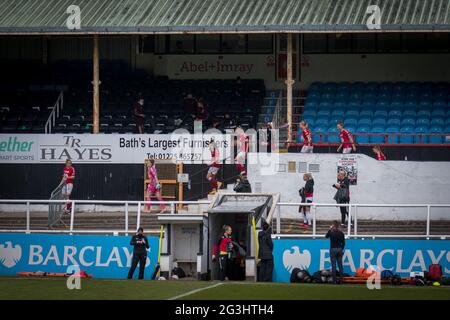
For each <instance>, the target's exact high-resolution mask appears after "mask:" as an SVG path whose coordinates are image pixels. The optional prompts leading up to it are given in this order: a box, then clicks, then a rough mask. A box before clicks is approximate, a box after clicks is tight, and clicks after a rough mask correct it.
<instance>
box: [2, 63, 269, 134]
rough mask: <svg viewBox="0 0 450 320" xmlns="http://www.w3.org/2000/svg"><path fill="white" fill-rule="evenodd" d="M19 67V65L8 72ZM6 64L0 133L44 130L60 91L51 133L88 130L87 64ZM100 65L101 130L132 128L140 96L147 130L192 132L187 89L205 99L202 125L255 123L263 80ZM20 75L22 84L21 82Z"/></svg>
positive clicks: (246, 125)
mask: <svg viewBox="0 0 450 320" xmlns="http://www.w3.org/2000/svg"><path fill="white" fill-rule="evenodd" d="M17 67H18V68H19V69H18V70H17V69H16V70H15V71H14V72H12V70H13V69H14V68H17ZM8 68H11V73H12V74H13V75H16V76H13V77H12V78H11V79H9V81H8V83H3V84H2V89H0V90H1V98H0V112H1V117H0V131H1V132H2V133H13V132H21V133H44V126H45V123H46V121H47V119H48V117H49V114H50V112H51V109H52V107H53V105H54V103H55V101H56V99H57V97H58V94H59V92H60V91H63V92H64V108H63V111H62V113H61V114H60V115H59V118H58V119H57V121H56V124H55V127H54V130H52V132H53V133H90V132H92V107H91V105H90V104H91V98H92V86H91V80H90V76H91V75H90V74H91V72H92V71H91V70H90V69H91V66H90V64H89V63H82V62H77V63H74V62H70V63H69V62H66V61H59V62H57V63H54V64H52V65H49V66H47V67H43V66H42V65H35V64H32V63H29V64H27V63H25V64H22V63H21V64H19V65H14V63H12V64H10V65H9V67H7V68H6V69H8ZM61 70H64V72H62V71H61ZM101 70H102V73H101V74H102V76H101V81H102V84H101V92H100V94H101V105H100V109H101V118H100V127H101V132H102V133H135V132H136V126H135V122H134V119H133V116H132V110H133V105H134V103H135V102H136V100H137V98H138V96H140V95H141V96H142V97H143V98H144V100H145V107H144V109H145V112H146V116H147V117H146V120H145V132H146V133H168V132H172V131H173V130H175V129H177V128H184V129H187V130H189V131H190V132H193V128H194V124H193V123H194V118H195V117H194V116H192V115H189V114H186V113H185V112H184V110H183V97H185V96H187V95H188V94H191V95H192V96H194V97H196V98H203V99H204V100H205V101H206V102H207V104H208V113H209V117H208V119H207V120H206V121H205V124H206V125H204V126H203V128H204V129H208V128H210V127H212V126H213V125H215V126H216V127H217V128H218V129H221V130H224V129H226V127H227V123H228V124H229V123H233V124H240V125H241V126H242V127H243V128H244V129H247V128H255V127H256V123H257V120H258V113H259V111H260V108H261V106H262V104H263V98H264V95H265V86H264V81H263V80H259V79H242V80H240V83H239V84H238V82H237V81H236V80H235V79H225V80H222V79H214V80H203V79H201V80H176V79H168V78H167V77H152V76H150V75H148V74H147V73H146V72H145V71H143V70H140V69H130V68H129V66H128V65H127V64H126V63H123V62H121V61H112V62H111V61H109V62H105V63H103V64H102V65H101ZM63 73H64V74H65V75H66V76H64V74H63ZM18 74H19V75H22V76H23V75H24V74H26V75H27V77H21V76H18ZM28 74H30V75H33V74H43V75H44V77H42V78H36V79H34V78H33V77H28ZM24 78H26V79H27V83H26V84H24V83H23V82H22V81H21V79H24ZM28 79H31V80H28Z"/></svg>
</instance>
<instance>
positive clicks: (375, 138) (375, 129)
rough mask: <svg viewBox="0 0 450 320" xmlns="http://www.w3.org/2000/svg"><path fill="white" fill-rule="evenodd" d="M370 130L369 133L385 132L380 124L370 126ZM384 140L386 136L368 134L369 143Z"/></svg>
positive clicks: (378, 142)
mask: <svg viewBox="0 0 450 320" xmlns="http://www.w3.org/2000/svg"><path fill="white" fill-rule="evenodd" d="M370 131H371V133H385V132H386V130H385V128H384V127H382V126H374V127H372V129H371V130H370ZM385 140H386V138H385V137H384V136H370V143H374V144H380V143H384V142H385Z"/></svg>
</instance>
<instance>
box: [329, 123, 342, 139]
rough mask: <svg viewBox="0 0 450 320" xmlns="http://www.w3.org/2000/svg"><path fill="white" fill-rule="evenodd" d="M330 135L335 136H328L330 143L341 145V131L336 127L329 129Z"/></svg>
mask: <svg viewBox="0 0 450 320" xmlns="http://www.w3.org/2000/svg"><path fill="white" fill-rule="evenodd" d="M328 133H329V134H335V135H333V136H328V142H329V143H340V142H341V138H340V137H339V130H338V129H337V128H336V126H331V127H329V128H328Z"/></svg>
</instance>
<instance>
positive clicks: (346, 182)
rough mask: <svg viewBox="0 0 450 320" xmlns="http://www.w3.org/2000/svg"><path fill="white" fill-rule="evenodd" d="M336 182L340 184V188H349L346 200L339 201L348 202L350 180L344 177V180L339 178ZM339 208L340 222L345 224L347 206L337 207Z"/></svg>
mask: <svg viewBox="0 0 450 320" xmlns="http://www.w3.org/2000/svg"><path fill="white" fill-rule="evenodd" d="M338 184H339V185H340V186H341V188H346V189H347V190H349V199H348V201H345V202H340V203H350V181H349V180H348V178H347V177H346V178H344V180H339V181H338ZM339 209H340V210H341V223H342V224H345V220H346V218H347V216H348V208H347V207H339Z"/></svg>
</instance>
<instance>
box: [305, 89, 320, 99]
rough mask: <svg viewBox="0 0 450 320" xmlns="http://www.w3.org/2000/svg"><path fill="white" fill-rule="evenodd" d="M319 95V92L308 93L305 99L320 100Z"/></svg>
mask: <svg viewBox="0 0 450 320" xmlns="http://www.w3.org/2000/svg"><path fill="white" fill-rule="evenodd" d="M320 97H321V94H320V92H319V91H310V92H308V96H307V99H320Z"/></svg>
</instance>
